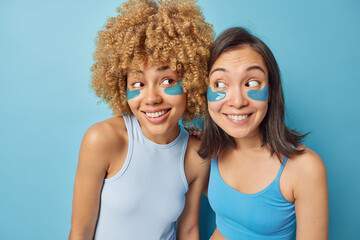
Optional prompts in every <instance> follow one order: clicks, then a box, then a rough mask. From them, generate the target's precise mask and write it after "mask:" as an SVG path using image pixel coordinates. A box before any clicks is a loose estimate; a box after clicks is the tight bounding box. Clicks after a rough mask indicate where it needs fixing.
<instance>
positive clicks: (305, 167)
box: [288, 145, 326, 177]
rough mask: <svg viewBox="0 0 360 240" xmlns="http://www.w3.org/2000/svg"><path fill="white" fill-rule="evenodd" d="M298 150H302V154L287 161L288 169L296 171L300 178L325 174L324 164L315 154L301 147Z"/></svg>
mask: <svg viewBox="0 0 360 240" xmlns="http://www.w3.org/2000/svg"><path fill="white" fill-rule="evenodd" d="M299 148H301V149H304V153H303V154H300V155H298V156H295V157H293V158H291V159H289V160H290V161H288V164H289V166H288V167H289V168H291V169H292V170H294V171H296V172H297V173H298V174H300V175H301V176H302V177H305V176H309V175H310V176H311V175H318V174H326V168H325V165H324V162H323V161H322V159H321V157H320V156H319V155H318V154H317V153H315V152H314V151H313V150H311V149H310V148H307V147H306V146H303V145H302V146H300V147H299ZM294 173H295V172H294Z"/></svg>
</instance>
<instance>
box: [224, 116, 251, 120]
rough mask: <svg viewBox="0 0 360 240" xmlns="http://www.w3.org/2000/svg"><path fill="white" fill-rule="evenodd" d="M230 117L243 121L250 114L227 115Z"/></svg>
mask: <svg viewBox="0 0 360 240" xmlns="http://www.w3.org/2000/svg"><path fill="white" fill-rule="evenodd" d="M227 116H228V117H229V118H231V119H232V120H235V121H241V120H244V119H245V118H247V117H248V116H249V115H248V114H247V115H227Z"/></svg>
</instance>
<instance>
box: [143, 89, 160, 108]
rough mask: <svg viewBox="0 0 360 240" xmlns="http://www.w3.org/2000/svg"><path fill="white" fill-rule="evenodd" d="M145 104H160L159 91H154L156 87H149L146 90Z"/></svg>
mask: <svg viewBox="0 0 360 240" xmlns="http://www.w3.org/2000/svg"><path fill="white" fill-rule="evenodd" d="M144 100H145V104H147V105H154V104H159V103H161V102H162V97H161V94H160V90H159V89H156V87H151V88H148V89H146V91H145V96H144Z"/></svg>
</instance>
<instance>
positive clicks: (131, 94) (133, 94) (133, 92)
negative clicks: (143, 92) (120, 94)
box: [126, 88, 140, 100]
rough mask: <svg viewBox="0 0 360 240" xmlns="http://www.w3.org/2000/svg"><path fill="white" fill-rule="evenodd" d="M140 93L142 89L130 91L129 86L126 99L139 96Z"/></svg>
mask: <svg viewBox="0 0 360 240" xmlns="http://www.w3.org/2000/svg"><path fill="white" fill-rule="evenodd" d="M139 94H140V90H134V91H130V89H129V88H126V99H127V100H130V99H133V98H135V97H137V96H139Z"/></svg>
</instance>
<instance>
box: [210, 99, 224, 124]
mask: <svg viewBox="0 0 360 240" xmlns="http://www.w3.org/2000/svg"><path fill="white" fill-rule="evenodd" d="M221 106H222V102H221V101H216V102H210V101H208V111H209V114H210V117H211V118H212V119H213V120H214V121H215V122H216V123H217V124H218V117H219V114H221Z"/></svg>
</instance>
